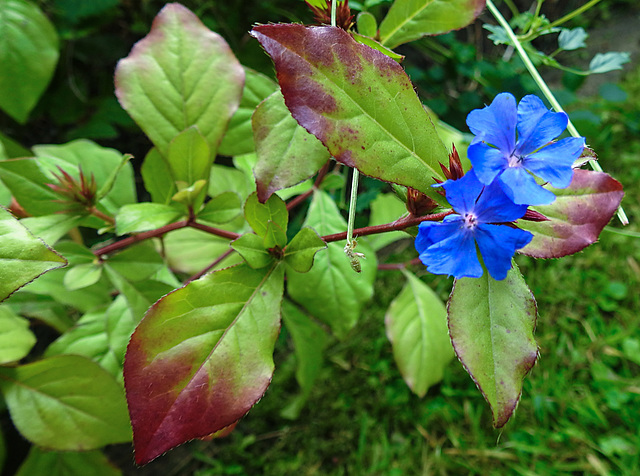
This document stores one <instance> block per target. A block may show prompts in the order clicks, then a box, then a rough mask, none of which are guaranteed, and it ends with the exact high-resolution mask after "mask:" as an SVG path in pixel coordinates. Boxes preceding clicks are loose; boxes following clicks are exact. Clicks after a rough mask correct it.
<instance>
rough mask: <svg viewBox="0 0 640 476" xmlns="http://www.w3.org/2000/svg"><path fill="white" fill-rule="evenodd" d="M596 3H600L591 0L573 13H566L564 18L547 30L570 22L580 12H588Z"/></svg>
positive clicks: (598, 0)
mask: <svg viewBox="0 0 640 476" xmlns="http://www.w3.org/2000/svg"><path fill="white" fill-rule="evenodd" d="M597 3H600V0H591V1H590V2H587V3H585V4H584V5H582V6H581V7H579V8H576V9H575V10H574V11H572V12H571V13H567V14H566V15H565V16H563V17H562V18H560V19H558V20H556V21H554V22H552V23H551V24H550V25H549V28H553V27H556V26H559V25H562V24H563V23H565V22H567V21H569V20H571V19H572V18H573V17H575V16H578V15H580V14H581V13H582V12H585V11H587V10H589V9H590V8H591V7H593V6H594V5H596V4H597Z"/></svg>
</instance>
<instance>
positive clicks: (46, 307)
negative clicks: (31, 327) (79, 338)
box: [6, 291, 75, 334]
mask: <svg viewBox="0 0 640 476" xmlns="http://www.w3.org/2000/svg"><path fill="white" fill-rule="evenodd" d="M6 306H8V307H9V308H10V309H12V310H13V311H14V312H15V313H17V314H20V315H21V316H25V317H28V318H30V319H34V320H37V321H39V322H40V323H41V324H44V325H47V326H49V327H51V328H52V329H54V330H55V331H56V332H58V333H59V334H62V333H63V332H65V331H66V330H67V329H69V328H71V327H72V326H73V325H74V324H75V320H74V319H72V318H71V316H70V315H69V314H70V313H69V309H68V308H67V307H66V306H64V304H62V303H59V302H56V301H55V300H54V299H53V298H52V297H51V296H44V295H42V296H41V295H36V294H31V293H28V292H25V291H19V292H17V293H15V294H13V296H11V299H10V300H9V301H8V302H7V303H6Z"/></svg>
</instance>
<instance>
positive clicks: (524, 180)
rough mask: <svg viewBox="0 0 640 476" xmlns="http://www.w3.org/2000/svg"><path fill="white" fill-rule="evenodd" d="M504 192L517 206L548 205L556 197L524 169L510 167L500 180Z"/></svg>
mask: <svg viewBox="0 0 640 476" xmlns="http://www.w3.org/2000/svg"><path fill="white" fill-rule="evenodd" d="M498 180H499V182H500V184H501V185H502V190H504V192H505V193H506V194H507V196H508V197H509V198H510V199H511V200H513V203H515V204H517V205H548V204H550V203H552V202H553V201H554V200H555V199H556V196H555V195H554V194H553V192H551V191H549V190H547V189H544V188H542V187H541V186H540V185H538V184H537V183H536V180H535V179H534V178H533V176H532V175H531V174H529V173H528V172H527V171H526V170H525V169H524V168H522V167H509V168H508V169H507V170H505V171H504V172H503V173H502V174H501V175H500V177H499V178H498Z"/></svg>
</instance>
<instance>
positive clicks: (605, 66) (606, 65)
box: [589, 51, 631, 74]
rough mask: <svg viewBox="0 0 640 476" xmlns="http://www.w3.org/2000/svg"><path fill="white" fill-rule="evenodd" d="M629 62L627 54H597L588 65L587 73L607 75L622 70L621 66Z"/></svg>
mask: <svg viewBox="0 0 640 476" xmlns="http://www.w3.org/2000/svg"><path fill="white" fill-rule="evenodd" d="M629 61H631V57H630V55H629V53H627V52H623V53H618V52H613V51H609V52H608V53H597V54H596V55H595V56H594V57H593V59H592V60H591V63H589V73H591V74H595V73H607V72H609V71H613V70H616V69H622V65H623V64H625V63H628V62H629Z"/></svg>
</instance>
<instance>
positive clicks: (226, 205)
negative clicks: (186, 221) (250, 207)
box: [198, 192, 242, 223]
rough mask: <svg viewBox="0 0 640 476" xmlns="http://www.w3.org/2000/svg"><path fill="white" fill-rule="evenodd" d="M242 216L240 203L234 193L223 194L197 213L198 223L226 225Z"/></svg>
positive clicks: (238, 197)
mask: <svg viewBox="0 0 640 476" xmlns="http://www.w3.org/2000/svg"><path fill="white" fill-rule="evenodd" d="M241 214H242V201H241V200H240V196H239V195H238V194H237V193H235V192H224V193H221V194H220V195H216V196H215V197H213V198H212V199H211V200H209V201H208V202H207V204H206V205H205V206H204V208H203V209H202V210H201V211H200V212H199V213H198V221H208V222H211V223H228V222H230V221H231V220H233V219H235V218H237V217H238V216H240V215H241Z"/></svg>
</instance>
